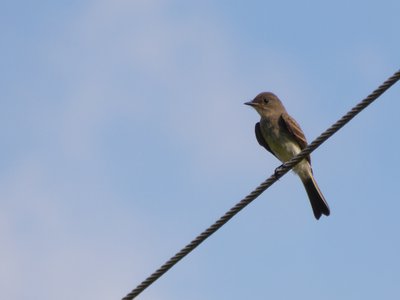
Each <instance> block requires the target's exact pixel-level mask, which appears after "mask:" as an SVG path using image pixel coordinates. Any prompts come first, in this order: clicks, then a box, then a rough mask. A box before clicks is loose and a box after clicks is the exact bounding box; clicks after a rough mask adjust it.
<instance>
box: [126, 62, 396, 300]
mask: <svg viewBox="0 0 400 300" xmlns="http://www.w3.org/2000/svg"><path fill="white" fill-rule="evenodd" d="M399 79H400V70H399V71H397V72H396V73H394V74H393V75H392V77H390V78H389V79H388V80H386V81H385V82H384V83H383V84H382V85H381V86H380V87H378V88H377V89H376V90H375V91H373V92H372V93H371V94H370V95H369V96H368V97H367V98H365V99H364V100H362V101H361V102H360V103H358V104H357V105H356V106H354V107H353V108H352V109H351V110H350V111H349V112H348V113H347V114H345V115H344V116H343V117H342V118H341V119H339V120H338V121H337V122H336V123H335V124H333V125H332V126H331V127H330V128H328V129H327V130H326V131H325V132H323V133H322V134H321V135H320V136H319V137H317V138H316V139H315V140H314V141H313V142H312V143H311V144H309V145H308V146H307V147H306V148H304V149H303V150H302V151H301V152H300V153H299V154H297V155H296V156H295V157H293V158H292V159H291V160H289V161H288V162H286V163H284V164H282V165H280V166H279V167H278V168H277V169H276V170H275V173H274V174H273V175H271V176H270V177H269V178H268V179H266V180H265V181H264V182H263V183H261V184H260V185H259V186H258V187H257V188H256V189H255V190H253V191H252V192H251V193H250V194H249V195H247V196H246V197H245V198H244V199H242V200H241V201H240V202H238V203H237V204H236V205H235V206H234V207H232V208H231V209H230V210H229V211H228V212H226V213H225V214H224V215H223V216H222V217H221V218H219V220H217V221H216V222H215V223H214V224H212V225H211V226H210V227H208V228H207V229H206V230H204V231H203V232H202V233H201V234H200V235H198V236H197V237H196V238H195V239H194V240H192V241H191V242H190V243H189V244H187V245H186V246H185V247H184V248H183V249H182V250H180V251H179V252H178V253H177V254H175V255H174V256H173V257H171V258H170V259H169V260H168V261H167V262H166V263H164V264H163V265H162V266H161V267H160V268H159V269H158V270H156V271H155V272H154V273H153V274H151V275H150V276H149V277H147V278H146V279H145V280H144V281H143V282H142V283H141V284H139V285H138V286H137V287H136V288H135V289H134V290H132V291H131V292H130V293H129V294H128V295H126V296H125V297H124V298H122V300H132V299H134V298H136V296H138V295H139V294H140V293H141V292H143V291H144V290H145V289H146V288H147V287H148V286H150V285H151V284H152V283H153V282H154V281H156V280H157V279H158V278H160V277H161V276H162V275H163V274H164V273H165V272H167V271H168V270H169V269H171V268H172V267H173V266H174V265H175V264H176V263H177V262H179V261H180V260H181V259H182V258H184V257H185V256H186V255H188V254H189V253H190V252H191V251H192V250H194V249H195V248H196V247H197V246H198V245H200V244H201V243H202V242H203V241H204V240H205V239H207V238H208V237H209V236H210V235H212V234H213V233H214V232H216V231H217V230H218V229H219V228H221V227H222V226H223V225H225V223H227V222H228V221H229V220H230V219H231V218H233V217H234V216H235V215H236V214H237V213H238V212H239V211H241V210H242V209H243V208H245V207H246V206H247V205H248V204H250V203H251V202H252V201H253V200H255V199H256V198H257V197H258V196H260V195H261V193H263V192H264V191H265V190H266V189H267V188H269V187H270V186H271V185H272V184H274V183H275V182H276V181H277V180H278V179H279V178H281V177H282V176H283V175H285V174H286V173H287V172H289V171H290V170H291V169H292V168H293V167H294V166H295V165H296V164H298V163H299V162H300V161H301V160H303V159H304V158H305V157H306V156H307V155H309V154H310V153H311V152H313V151H314V150H315V149H316V148H318V147H319V146H320V145H321V144H322V143H323V142H325V141H326V140H327V139H328V138H330V137H331V136H332V135H333V134H334V133H336V132H337V131H338V130H339V129H340V128H342V127H343V126H344V125H346V124H347V123H348V122H349V121H350V120H351V119H353V118H354V117H355V116H356V115H357V114H358V113H360V112H361V111H362V110H363V109H364V108H366V107H367V106H368V105H370V104H371V103H372V102H373V101H375V100H376V99H377V98H378V97H379V96H381V95H382V94H383V93H384V92H385V91H387V90H388V89H389V88H390V87H391V86H392V85H393V84H395V83H396V82H397V81H398V80H399Z"/></svg>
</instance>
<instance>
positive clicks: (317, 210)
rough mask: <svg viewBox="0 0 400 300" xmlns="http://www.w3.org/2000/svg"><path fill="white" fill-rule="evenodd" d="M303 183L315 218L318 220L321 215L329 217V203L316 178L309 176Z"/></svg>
mask: <svg viewBox="0 0 400 300" xmlns="http://www.w3.org/2000/svg"><path fill="white" fill-rule="evenodd" d="M302 181H303V185H304V188H305V189H306V192H307V195H308V198H309V199H310V203H311V207H312V209H313V212H314V216H315V218H316V219H317V220H318V219H319V218H320V217H321V215H325V216H329V214H330V210H329V206H328V203H327V202H326V200H325V198H324V195H322V193H321V191H320V189H319V187H318V185H317V183H316V182H315V179H314V177H313V176H312V175H311V176H307V178H304V179H303V180H302Z"/></svg>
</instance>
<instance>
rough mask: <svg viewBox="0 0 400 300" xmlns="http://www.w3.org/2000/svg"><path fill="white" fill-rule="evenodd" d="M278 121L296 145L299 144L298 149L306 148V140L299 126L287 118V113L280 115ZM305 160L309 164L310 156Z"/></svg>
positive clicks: (290, 118) (293, 120) (289, 117)
mask: <svg viewBox="0 0 400 300" xmlns="http://www.w3.org/2000/svg"><path fill="white" fill-rule="evenodd" d="M280 121H281V122H282V124H283V125H284V126H285V127H286V129H287V131H288V132H289V133H290V134H291V135H292V136H293V137H294V139H295V140H296V142H297V144H299V146H300V149H302V150H303V149H304V148H305V147H307V139H306V137H305V135H304V133H303V131H302V130H301V128H300V125H299V124H298V123H297V122H296V120H295V119H293V118H292V117H291V116H289V114H288V113H286V112H284V113H282V115H281V118H280ZM306 158H307V161H308V162H309V163H310V164H311V157H310V155H308V156H307V157H306Z"/></svg>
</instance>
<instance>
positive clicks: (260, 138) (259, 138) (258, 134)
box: [254, 122, 278, 158]
mask: <svg viewBox="0 0 400 300" xmlns="http://www.w3.org/2000/svg"><path fill="white" fill-rule="evenodd" d="M254 129H255V132H256V138H257V141H258V143H259V144H260V145H261V146H263V147H264V148H265V149H267V151H269V152H271V153H272V154H273V155H274V156H275V157H276V158H278V157H277V156H276V155H275V153H274V152H272V150H271V148H270V147H269V146H268V144H267V141H266V140H265V139H264V137H263V135H262V133H261V127H260V122H257V123H256V127H255V128H254Z"/></svg>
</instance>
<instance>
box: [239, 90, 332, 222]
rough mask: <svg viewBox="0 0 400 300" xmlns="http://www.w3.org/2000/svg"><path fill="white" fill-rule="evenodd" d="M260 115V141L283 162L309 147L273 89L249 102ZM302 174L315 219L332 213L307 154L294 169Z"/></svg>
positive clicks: (257, 131) (258, 130)
mask: <svg viewBox="0 0 400 300" xmlns="http://www.w3.org/2000/svg"><path fill="white" fill-rule="evenodd" d="M245 104H246V105H250V106H252V107H253V108H254V109H255V110H256V111H257V112H258V114H259V115H260V116H261V120H260V122H258V123H256V127H255V131H256V138H257V141H258V143H259V144H260V145H261V146H263V147H264V148H265V149H267V150H268V151H269V152H271V153H272V154H273V155H275V157H277V158H278V159H279V160H280V161H281V162H286V161H288V160H290V159H291V158H292V157H293V156H295V155H296V154H298V153H300V151H301V150H302V149H304V148H305V147H306V146H307V140H306V137H305V136H304V133H303V131H302V130H301V128H300V126H299V124H297V122H296V121H295V120H294V119H293V118H292V117H291V116H289V114H288V113H287V112H286V109H285V107H284V106H283V104H282V102H281V101H280V100H279V98H278V97H277V96H276V95H274V94H273V93H270V92H263V93H260V94H258V95H257V96H256V97H255V98H254V100H253V101H250V102H246V103H245ZM293 170H294V172H295V173H296V174H297V175H299V177H300V179H301V181H302V182H303V185H304V187H305V189H306V191H307V194H308V198H309V199H310V203H311V207H312V209H313V212H314V216H315V218H316V219H317V220H318V219H319V218H320V217H321V215H326V216H329V213H330V210H329V206H328V203H327V202H326V201H325V198H324V196H323V195H322V193H321V191H320V189H319V187H318V185H317V183H316V181H315V179H314V176H313V171H312V168H311V158H310V156H309V155H308V156H307V157H306V158H305V159H304V160H302V161H301V162H299V163H298V164H297V165H296V166H295V167H294V168H293Z"/></svg>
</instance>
